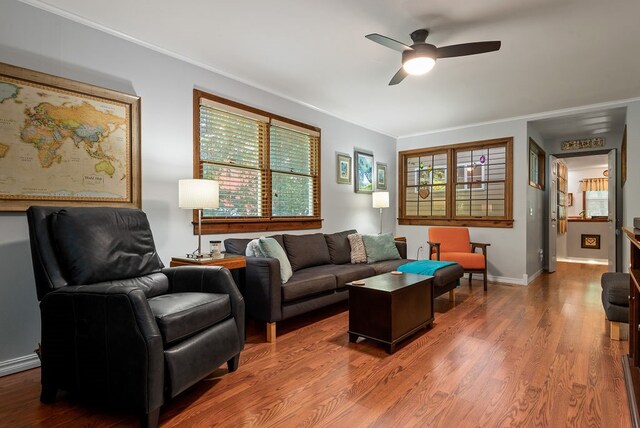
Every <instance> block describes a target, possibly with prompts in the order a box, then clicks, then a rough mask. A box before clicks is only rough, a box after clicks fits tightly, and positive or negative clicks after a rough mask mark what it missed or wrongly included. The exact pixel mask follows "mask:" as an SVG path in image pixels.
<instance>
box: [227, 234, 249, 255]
mask: <svg viewBox="0 0 640 428" xmlns="http://www.w3.org/2000/svg"><path fill="white" fill-rule="evenodd" d="M249 242H251V238H248V239H247V238H227V239H225V240H224V250H225V251H226V252H227V253H230V254H240V255H243V256H244V255H245V254H246V253H245V252H246V250H247V245H248V244H249Z"/></svg>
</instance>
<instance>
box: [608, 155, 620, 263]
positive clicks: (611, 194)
mask: <svg viewBox="0 0 640 428" xmlns="http://www.w3.org/2000/svg"><path fill="white" fill-rule="evenodd" d="M616 176H617V174H616V150H615V149H613V150H611V151H609V175H608V177H609V180H608V185H609V190H608V198H609V201H608V202H609V207H608V211H609V214H608V218H607V221H608V223H607V226H608V234H609V256H608V257H609V272H615V271H616V235H617V234H618V233H620V232H619V231H618V228H617V227H616V225H617V224H618V222H617V219H616V182H617V178H616Z"/></svg>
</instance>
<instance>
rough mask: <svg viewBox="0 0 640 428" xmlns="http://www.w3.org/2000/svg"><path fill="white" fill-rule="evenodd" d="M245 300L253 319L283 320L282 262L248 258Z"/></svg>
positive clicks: (266, 320)
mask: <svg viewBox="0 0 640 428" xmlns="http://www.w3.org/2000/svg"><path fill="white" fill-rule="evenodd" d="M245 298H246V301H247V313H248V314H249V316H251V317H252V318H254V319H256V320H259V321H265V322H276V321H280V320H282V282H281V279H280V261H279V260H278V259H276V258H271V257H247V269H246V288H245Z"/></svg>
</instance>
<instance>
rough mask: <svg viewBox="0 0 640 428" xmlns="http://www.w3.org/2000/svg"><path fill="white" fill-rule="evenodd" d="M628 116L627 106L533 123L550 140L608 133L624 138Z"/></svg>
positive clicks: (543, 136) (541, 134) (588, 136)
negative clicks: (623, 133)
mask: <svg viewBox="0 0 640 428" xmlns="http://www.w3.org/2000/svg"><path fill="white" fill-rule="evenodd" d="M626 118H627V108H626V107H617V108H604V109H598V110H597V111H591V112H584V113H579V114H571V115H564V116H559V117H553V118H549V119H541V120H535V121H532V122H531V125H532V126H533V127H534V128H535V129H536V130H537V131H538V133H540V136H541V137H542V138H544V139H545V140H548V141H555V140H562V139H574V138H590V137H598V136H603V135H606V134H615V135H618V136H619V137H620V138H622V132H623V130H624V125H625V122H626ZM605 158H606V156H605ZM605 164H606V162H605Z"/></svg>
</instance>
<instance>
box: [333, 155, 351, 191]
mask: <svg viewBox="0 0 640 428" xmlns="http://www.w3.org/2000/svg"><path fill="white" fill-rule="evenodd" d="M336 174H337V179H336V181H337V182H338V184H351V156H349V155H347V154H344V153H336Z"/></svg>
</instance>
